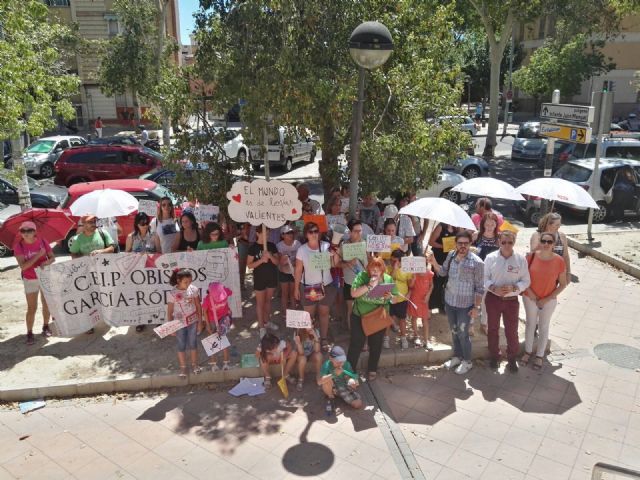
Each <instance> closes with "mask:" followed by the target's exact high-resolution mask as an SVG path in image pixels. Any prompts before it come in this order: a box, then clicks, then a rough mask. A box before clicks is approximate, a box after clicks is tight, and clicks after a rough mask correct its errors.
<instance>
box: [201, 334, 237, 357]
mask: <svg viewBox="0 0 640 480" xmlns="http://www.w3.org/2000/svg"><path fill="white" fill-rule="evenodd" d="M230 345H231V344H230V343H229V339H228V338H227V336H226V335H220V334H218V333H214V334H212V335H209V336H208V337H207V338H203V339H202V346H203V347H204V351H205V352H206V353H207V356H209V357H210V356H211V355H215V354H216V353H218V352H221V351H222V350H224V349H225V348H229V346H230Z"/></svg>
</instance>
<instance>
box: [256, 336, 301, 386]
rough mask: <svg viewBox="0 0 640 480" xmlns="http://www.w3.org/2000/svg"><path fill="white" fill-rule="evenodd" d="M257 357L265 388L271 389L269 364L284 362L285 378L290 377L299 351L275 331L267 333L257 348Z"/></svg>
mask: <svg viewBox="0 0 640 480" xmlns="http://www.w3.org/2000/svg"><path fill="white" fill-rule="evenodd" d="M256 357H258V362H259V363H260V369H261V370H262V374H263V375H264V388H266V389H269V388H271V375H270V374H269V366H270V365H280V364H281V363H284V378H289V372H291V370H292V369H293V367H294V366H295V364H296V360H297V359H298V351H297V350H296V349H295V348H294V347H293V346H292V345H291V342H289V341H288V340H280V339H279V338H278V337H277V336H275V335H274V334H273V333H266V334H265V335H264V336H263V337H262V339H261V340H260V344H259V345H258V348H257V349H256ZM289 381H290V380H289Z"/></svg>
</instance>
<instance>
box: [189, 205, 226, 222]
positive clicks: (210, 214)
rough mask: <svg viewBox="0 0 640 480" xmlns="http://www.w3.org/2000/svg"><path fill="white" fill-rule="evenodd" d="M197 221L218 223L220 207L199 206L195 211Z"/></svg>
mask: <svg viewBox="0 0 640 480" xmlns="http://www.w3.org/2000/svg"><path fill="white" fill-rule="evenodd" d="M193 214H194V215H195V217H196V221H197V222H198V223H200V222H217V221H218V218H219V217H220V207H218V206H217V205H205V204H199V205H197V206H196V208H194V209H193Z"/></svg>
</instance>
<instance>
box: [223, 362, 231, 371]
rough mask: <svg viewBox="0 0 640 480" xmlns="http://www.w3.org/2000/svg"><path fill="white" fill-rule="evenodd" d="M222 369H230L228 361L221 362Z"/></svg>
mask: <svg viewBox="0 0 640 480" xmlns="http://www.w3.org/2000/svg"><path fill="white" fill-rule="evenodd" d="M222 370H224V371H227V370H231V365H229V362H224V363H223V364H222Z"/></svg>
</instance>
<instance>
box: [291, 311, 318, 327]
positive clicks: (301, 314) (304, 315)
mask: <svg viewBox="0 0 640 480" xmlns="http://www.w3.org/2000/svg"><path fill="white" fill-rule="evenodd" d="M286 322H287V327H289V328H311V327H312V326H313V323H312V322H311V315H309V312H306V311H304V310H289V309H287V317H286Z"/></svg>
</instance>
